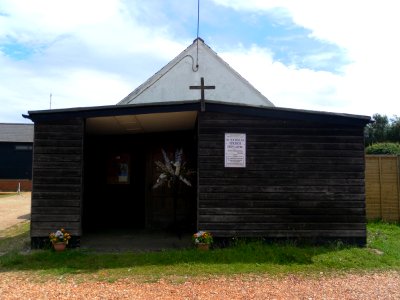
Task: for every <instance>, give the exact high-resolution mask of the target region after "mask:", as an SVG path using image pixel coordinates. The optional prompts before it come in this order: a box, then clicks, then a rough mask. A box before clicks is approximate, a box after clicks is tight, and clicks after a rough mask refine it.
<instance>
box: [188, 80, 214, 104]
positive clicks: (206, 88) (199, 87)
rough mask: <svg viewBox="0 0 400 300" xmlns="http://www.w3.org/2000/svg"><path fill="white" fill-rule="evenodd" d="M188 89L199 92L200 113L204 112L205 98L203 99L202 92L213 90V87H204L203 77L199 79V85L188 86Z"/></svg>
mask: <svg viewBox="0 0 400 300" xmlns="http://www.w3.org/2000/svg"><path fill="white" fill-rule="evenodd" d="M189 89H191V90H201V98H200V104H201V111H204V110H205V97H204V90H214V89H215V85H204V77H201V78H200V85H191V86H189Z"/></svg>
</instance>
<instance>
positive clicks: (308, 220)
mask: <svg viewBox="0 0 400 300" xmlns="http://www.w3.org/2000/svg"><path fill="white" fill-rule="evenodd" d="M226 132H228V133H229V132H231V133H246V135H247V167H246V168H243V169H240V168H224V134H225V133H226ZM198 147H199V150H198V152H199V169H198V172H199V174H198V180H199V185H198V189H199V199H198V229H199V230H209V231H211V232H212V233H213V234H214V235H215V236H216V237H230V236H262V237H267V238H305V239H316V240H318V239H322V240H325V239H327V240H329V239H337V238H340V239H347V240H350V241H353V242H356V243H360V244H364V243H365V239H366V220H365V189H364V141H363V128H362V126H359V127H349V126H334V125H329V124H320V123H311V122H306V121H289V120H272V119H261V118H258V119H257V118H253V117H246V116H240V115H230V114H219V113H210V112H207V113H202V114H200V116H199V141H198Z"/></svg>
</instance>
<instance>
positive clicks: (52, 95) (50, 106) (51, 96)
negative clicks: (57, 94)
mask: <svg viewBox="0 0 400 300" xmlns="http://www.w3.org/2000/svg"><path fill="white" fill-rule="evenodd" d="M52 97H53V95H52V94H51V93H50V109H51V98H52Z"/></svg>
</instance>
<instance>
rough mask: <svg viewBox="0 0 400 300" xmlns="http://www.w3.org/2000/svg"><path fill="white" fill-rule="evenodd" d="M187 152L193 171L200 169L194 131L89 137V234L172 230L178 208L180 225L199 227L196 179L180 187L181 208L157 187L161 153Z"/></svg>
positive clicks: (86, 165)
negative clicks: (157, 162) (157, 165)
mask: <svg viewBox="0 0 400 300" xmlns="http://www.w3.org/2000/svg"><path fill="white" fill-rule="evenodd" d="M177 148H182V149H183V150H184V156H185V158H184V159H185V161H186V162H187V164H188V167H189V168H191V169H193V170H196V168H197V141H196V134H195V132H194V131H193V130H190V131H180V132H168V133H149V134H129V135H128V134H127V135H87V136H86V137H85V149H84V152H85V163H84V197H83V214H82V224H83V231H84V234H85V233H87V232H96V231H103V230H122V231H132V230H134V231H135V230H142V229H150V230H169V229H171V227H172V222H173V220H174V217H173V216H174V209H176V212H175V213H176V215H177V217H178V221H179V225H180V227H181V228H185V229H186V231H193V230H195V228H196V215H197V213H196V207H197V202H196V200H197V199H196V175H195V174H194V176H193V178H191V182H192V183H193V184H192V187H187V186H184V185H180V186H179V190H178V199H177V200H178V201H177V207H175V208H174V207H173V205H172V203H173V195H172V192H171V190H170V189H169V188H168V187H162V188H158V189H153V188H152V187H153V185H154V183H155V181H156V179H157V177H158V176H159V171H158V170H157V169H156V167H155V161H156V160H163V156H162V152H161V149H164V150H165V151H166V153H168V155H169V156H170V158H173V153H174V151H175V150H176V149H177Z"/></svg>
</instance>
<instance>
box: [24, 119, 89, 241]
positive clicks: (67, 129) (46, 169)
mask: <svg viewBox="0 0 400 300" xmlns="http://www.w3.org/2000/svg"><path fill="white" fill-rule="evenodd" d="M83 135H84V121H83V120H81V119H74V120H65V121H59V122H57V123H42V122H40V123H35V140H34V147H33V187H32V221H31V237H32V238H35V237H47V236H48V235H49V233H50V232H54V231H55V230H56V229H59V228H65V229H66V230H67V231H68V232H70V233H71V234H72V235H73V236H75V237H76V236H81V233H82V232H81V199H82V165H83V164H82V160H83Z"/></svg>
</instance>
